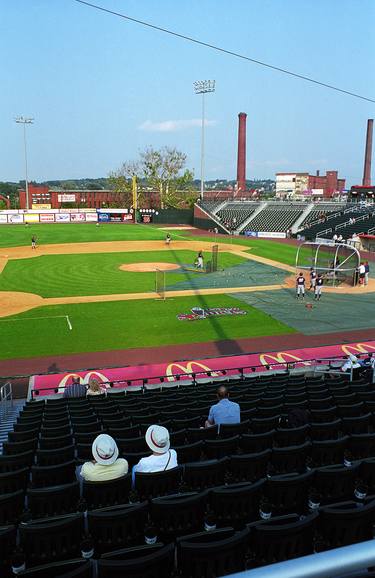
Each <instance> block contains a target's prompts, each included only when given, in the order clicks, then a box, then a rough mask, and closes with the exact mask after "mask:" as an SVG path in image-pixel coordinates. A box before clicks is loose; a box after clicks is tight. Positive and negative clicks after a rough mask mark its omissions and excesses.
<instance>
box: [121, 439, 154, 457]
mask: <svg viewBox="0 0 375 578" xmlns="http://www.w3.org/2000/svg"><path fill="white" fill-rule="evenodd" d="M116 443H117V446H118V448H119V450H121V452H123V453H124V454H125V455H126V452H146V451H147V449H148V446H147V444H146V440H145V437H144V436H140V437H131V438H116Z"/></svg>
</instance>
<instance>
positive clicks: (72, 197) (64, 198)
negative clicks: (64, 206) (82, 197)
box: [57, 194, 76, 203]
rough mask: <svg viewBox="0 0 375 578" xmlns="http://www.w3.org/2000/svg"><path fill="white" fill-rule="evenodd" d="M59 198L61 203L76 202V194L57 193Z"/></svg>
mask: <svg viewBox="0 0 375 578" xmlns="http://www.w3.org/2000/svg"><path fill="white" fill-rule="evenodd" d="M57 200H58V201H59V203H75V202H76V196H75V195H67V194H62V195H57Z"/></svg>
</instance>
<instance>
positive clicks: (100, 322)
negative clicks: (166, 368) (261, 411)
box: [0, 295, 295, 363]
mask: <svg viewBox="0 0 375 578" xmlns="http://www.w3.org/2000/svg"><path fill="white" fill-rule="evenodd" d="M196 306H201V307H240V309H243V310H245V311H247V315H241V316H225V317H211V318H207V319H204V320H199V321H179V320H178V319H177V317H176V316H177V315H178V314H179V313H190V312H191V308H192V307H196ZM66 315H68V316H69V320H70V322H71V325H72V330H69V328H68V323H67V319H66V317H65V316H66ZM294 332H295V330H294V329H292V328H290V327H288V326H287V325H285V324H284V323H281V322H280V321H277V320H276V319H273V318H272V317H270V316H269V315H267V314H265V313H263V312H262V311H259V310H257V309H255V308H253V307H251V306H249V305H247V304H245V303H244V304H243V303H239V302H238V300H237V299H233V298H232V297H230V296H228V295H209V296H202V297H195V296H193V297H180V298H176V299H167V300H166V301H159V300H155V301H154V300H136V301H117V302H113V301H112V302H102V303H101V302H98V303H85V304H79V305H59V306H50V307H39V308H37V309H33V310H32V311H27V312H25V313H22V314H20V315H15V316H12V317H6V318H4V319H0V359H13V358H27V357H39V356H47V355H66V354H71V353H83V352H91V351H93V352H94V351H110V350H114V349H127V348H137V347H158V346H162V345H176V344H183V343H196V342H204V341H222V340H227V339H239V338H244V337H261V336H264V335H281V334H285V333H294ZM202 354H204V351H202ZM145 361H147V360H145ZM124 363H126V359H124Z"/></svg>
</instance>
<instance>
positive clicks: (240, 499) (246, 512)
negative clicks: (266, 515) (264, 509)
mask: <svg viewBox="0 0 375 578" xmlns="http://www.w3.org/2000/svg"><path fill="white" fill-rule="evenodd" d="M264 487H265V480H264V479H262V480H258V481H257V482H255V483H254V484H248V483H246V482H242V483H239V484H230V485H228V486H221V487H217V488H212V490H211V493H210V504H211V509H212V512H213V513H214V516H215V520H216V523H217V525H218V527H224V528H225V527H227V526H228V525H229V524H230V525H231V526H233V528H234V529H236V530H240V529H242V528H244V526H245V525H246V524H247V523H250V522H253V521H254V520H258V519H259V504H260V501H261V496H262V492H263V490H264Z"/></svg>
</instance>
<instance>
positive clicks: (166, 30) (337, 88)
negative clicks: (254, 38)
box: [74, 0, 375, 103]
mask: <svg viewBox="0 0 375 578" xmlns="http://www.w3.org/2000/svg"><path fill="white" fill-rule="evenodd" d="M74 1H75V2H78V3H79V4H85V5H86V6H89V7H90V8H95V9H96V10H101V11H102V12H106V13H107V14H112V15H113V16H118V17H119V18H123V19H124V20H129V21H130V22H135V23H136V24H141V25H142V26H147V27H148V28H153V29H154V30H159V32H164V33H165V34H170V35H171V36H176V37H177V38H182V39H183V40H188V41H189V42H193V43H194V44H199V45H200V46H205V47H206V48H211V49H212V50H216V51H217V52H222V53H224V54H229V55H230V56H234V57H235V58H241V59H242V60H247V61H248V62H252V63H253V64H258V65H259V66H264V67H266V68H270V69H271V70H277V71H278V72H282V73H283V74H288V75H289V76H294V77H295V78H299V79H301V80H306V81H307V82H312V83H313V84H318V85H319V86H324V88H329V89H330V90H336V91H337V92H341V93H343V94H348V95H349V96H354V97H355V98H360V99H361V100H366V101H367V102H373V103H375V100H374V99H373V98H368V97H366V96H362V95H361V94H356V93H355V92H350V91H349V90H344V89H343V88H339V87H338V86H333V85H332V84H327V83H325V82H320V81H319V80H315V79H314V78H310V77H309V76H304V75H302V74H297V73H296V72H292V71H291V70H286V69H285V68H280V67H278V66H273V65H272V64H267V63H266V62H262V61H261V60H256V59H255V58H250V57H249V56H245V55H244V54H239V53H238V52H233V51H232V50H227V49H226V48H221V47H220V46H215V45H214V44H209V43H208V42H203V41H202V40H198V39H197V38H193V37H191V36H186V35H184V34H179V33H178V32H174V31H173V30H168V29H167V28H162V27H161V26H156V25H155V24H150V23H149V22H145V21H144V20H138V19H137V18H132V17H131V16H127V15H126V14H121V13H120V12H115V11H114V10H109V9H108V8H103V6H97V5H96V4H92V3H91V2H86V1H85V0H74Z"/></svg>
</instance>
